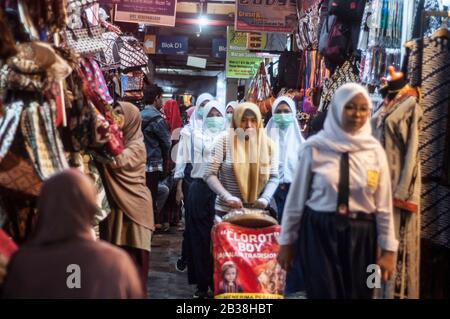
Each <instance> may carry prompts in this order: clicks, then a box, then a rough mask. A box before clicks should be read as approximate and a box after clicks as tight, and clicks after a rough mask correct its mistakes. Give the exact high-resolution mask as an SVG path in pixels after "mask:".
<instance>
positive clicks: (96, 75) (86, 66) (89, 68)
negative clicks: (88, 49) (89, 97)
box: [81, 58, 114, 104]
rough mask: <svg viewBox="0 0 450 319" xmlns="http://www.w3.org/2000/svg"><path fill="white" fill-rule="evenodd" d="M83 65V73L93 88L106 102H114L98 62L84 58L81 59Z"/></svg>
mask: <svg viewBox="0 0 450 319" xmlns="http://www.w3.org/2000/svg"><path fill="white" fill-rule="evenodd" d="M81 66H82V71H83V74H84V76H85V77H86V79H87V81H88V82H89V85H90V86H91V90H92V91H94V92H96V93H97V94H98V95H99V96H100V97H101V98H102V99H103V100H104V101H105V102H106V103H108V104H112V103H114V100H113V98H112V97H111V95H110V94H109V90H108V86H107V85H106V81H105V77H104V76H103V72H102V70H100V67H99V66H98V64H97V62H96V61H95V60H94V59H87V58H83V59H81Z"/></svg>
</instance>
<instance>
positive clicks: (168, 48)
mask: <svg viewBox="0 0 450 319" xmlns="http://www.w3.org/2000/svg"><path fill="white" fill-rule="evenodd" d="M156 43H157V44H156V54H169V55H186V54H187V53H188V37H174V36H166V35H158V36H157V37H156Z"/></svg>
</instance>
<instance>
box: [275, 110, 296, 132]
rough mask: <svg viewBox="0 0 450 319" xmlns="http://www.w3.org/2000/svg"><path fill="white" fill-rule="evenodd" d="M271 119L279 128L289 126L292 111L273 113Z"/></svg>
mask: <svg viewBox="0 0 450 319" xmlns="http://www.w3.org/2000/svg"><path fill="white" fill-rule="evenodd" d="M273 120H274V121H275V123H276V124H277V126H278V127H279V128H280V129H285V128H287V127H289V125H290V124H291V123H292V121H293V120H294V117H293V116H292V113H280V114H274V115H273Z"/></svg>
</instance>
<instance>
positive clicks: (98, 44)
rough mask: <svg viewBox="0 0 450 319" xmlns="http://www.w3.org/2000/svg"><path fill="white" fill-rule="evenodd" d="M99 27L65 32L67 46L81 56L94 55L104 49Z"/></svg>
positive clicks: (101, 29) (101, 32)
mask: <svg viewBox="0 0 450 319" xmlns="http://www.w3.org/2000/svg"><path fill="white" fill-rule="evenodd" d="M103 32H104V31H103V28H102V27H101V26H95V27H89V28H84V29H69V30H68V31H66V38H67V44H68V45H69V47H70V48H72V49H73V50H74V51H75V52H77V53H79V54H83V55H89V54H95V53H97V52H101V51H103V50H104V49H105V47H106V46H105V43H104V42H103V39H102V34H103Z"/></svg>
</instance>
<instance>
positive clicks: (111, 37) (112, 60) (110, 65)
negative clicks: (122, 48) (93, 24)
mask: <svg viewBox="0 0 450 319" xmlns="http://www.w3.org/2000/svg"><path fill="white" fill-rule="evenodd" d="M102 38H103V43H104V44H105V48H104V49H103V50H102V51H101V52H99V53H98V54H97V56H96V60H97V61H98V62H99V63H100V65H101V67H102V68H103V69H118V68H119V66H120V56H119V47H118V46H117V42H116V41H117V39H118V38H119V36H118V35H117V34H116V33H115V32H105V33H103V35H102Z"/></svg>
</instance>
